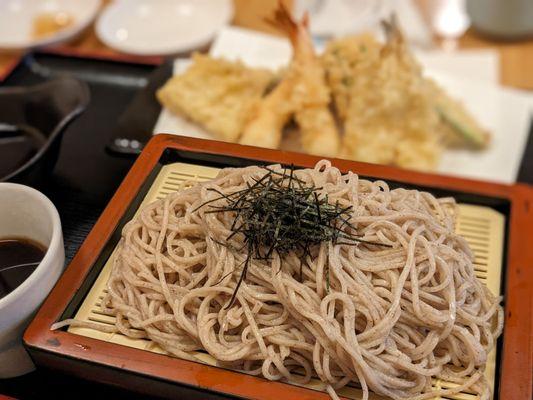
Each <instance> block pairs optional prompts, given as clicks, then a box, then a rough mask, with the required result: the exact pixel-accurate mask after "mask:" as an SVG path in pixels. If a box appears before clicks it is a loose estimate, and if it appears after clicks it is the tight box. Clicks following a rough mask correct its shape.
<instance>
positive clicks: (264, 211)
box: [195, 166, 388, 308]
mask: <svg viewBox="0 0 533 400" xmlns="http://www.w3.org/2000/svg"><path fill="white" fill-rule="evenodd" d="M264 169H265V175H263V176H262V177H261V178H260V179H254V182H253V184H248V185H247V188H245V189H242V190H239V191H236V192H233V193H230V194H224V193H222V192H220V191H219V190H216V189H214V188H209V189H208V190H211V191H214V192H216V193H218V194H219V195H220V197H216V198H214V199H211V200H209V201H207V202H205V203H203V204H201V205H200V206H199V207H197V208H196V210H198V209H200V208H202V207H204V206H206V205H209V208H210V209H209V210H208V211H206V213H226V212H232V213H234V220H233V222H232V224H231V228H230V230H231V231H232V233H231V234H230V235H229V236H228V237H227V238H226V241H227V242H228V243H229V241H230V240H231V239H232V238H233V237H234V236H236V235H242V236H243V240H244V246H243V249H244V248H246V249H247V256H246V259H245V261H244V262H243V263H242V266H243V268H242V272H241V275H240V277H239V280H238V282H237V286H236V287H235V290H234V292H233V295H232V297H231V300H230V302H229V303H228V305H227V306H226V308H229V307H231V305H232V304H233V302H234V301H235V297H236V295H237V291H238V290H239V287H240V286H241V283H242V281H243V280H244V279H245V278H246V272H247V270H248V265H249V264H250V261H251V260H252V259H256V260H270V259H271V257H272V254H273V253H274V252H277V253H278V254H279V255H280V258H281V257H282V256H283V255H285V254H287V253H288V252H290V251H296V252H299V253H300V280H301V279H302V277H303V274H302V268H303V263H304V260H305V258H306V257H307V256H310V255H311V248H312V246H315V245H317V244H320V243H322V242H332V243H333V244H344V245H357V244H359V243H366V244H370V245H378V246H387V247H388V245H387V244H383V243H375V242H368V241H365V240H362V239H360V236H359V235H354V234H351V233H348V232H347V228H351V231H352V232H355V228H354V227H353V226H352V225H351V224H350V222H349V221H350V218H351V212H352V207H351V206H349V207H341V206H340V205H339V203H338V202H335V203H334V204H330V202H329V199H328V196H327V194H326V195H322V196H321V195H320V194H319V191H320V189H321V188H317V187H315V186H313V185H309V184H307V183H305V182H303V181H301V180H300V179H298V178H297V177H296V176H295V174H294V167H293V166H291V167H290V168H289V169H288V170H287V169H284V171H283V172H278V171H274V170H272V169H270V168H268V167H264ZM219 200H225V204H223V205H213V204H212V203H215V202H217V201H219ZM196 210H195V211H196ZM217 243H219V244H221V245H225V246H229V244H224V243H221V242H217ZM243 249H241V250H243ZM328 275H329V274H328ZM327 282H328V286H329V276H327Z"/></svg>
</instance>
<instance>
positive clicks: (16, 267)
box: [0, 238, 46, 299]
mask: <svg viewBox="0 0 533 400" xmlns="http://www.w3.org/2000/svg"><path fill="white" fill-rule="evenodd" d="M45 253H46V248H45V247H44V246H42V245H41V244H39V243H37V242H35V241H33V240H30V239H26V238H6V239H0V299H1V298H2V297H4V296H6V295H8V294H9V293H11V292H12V291H13V290H15V289H16V288H17V287H18V286H19V285H20V284H22V282H24V281H25V280H26V279H27V278H28V276H30V275H31V273H32V272H33V271H35V268H37V266H38V265H39V263H40V262H41V260H42V259H43V257H44V254H45Z"/></svg>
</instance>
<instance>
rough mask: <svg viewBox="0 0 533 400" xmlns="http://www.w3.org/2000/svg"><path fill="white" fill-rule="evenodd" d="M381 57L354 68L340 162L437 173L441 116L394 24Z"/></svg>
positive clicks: (388, 31) (389, 30) (366, 60)
mask: <svg viewBox="0 0 533 400" xmlns="http://www.w3.org/2000/svg"><path fill="white" fill-rule="evenodd" d="M386 28H387V34H388V40H387V43H386V44H385V45H384V46H382V47H381V49H380V50H379V54H378V56H377V57H374V56H371V57H369V58H368V59H365V60H364V61H362V62H361V63H358V65H357V66H355V67H354V70H357V71H358V73H357V74H354V75H350V77H351V79H352V80H353V81H352V82H351V85H350V88H349V99H348V102H347V108H346V115H345V120H344V133H345V135H344V141H343V146H342V151H341V157H344V158H349V159H355V160H360V161H367V162H375V163H382V164H393V165H399V166H402V167H407V168H416V169H433V168H435V167H436V165H437V162H438V156H439V154H440V152H441V148H442V145H441V143H440V137H439V134H438V130H437V127H438V124H439V115H438V113H437V111H436V110H435V107H434V106H433V103H432V102H431V101H430V91H429V89H428V85H427V84H426V82H425V80H424V78H423V77H422V71H421V68H420V66H419V65H418V64H417V63H416V61H415V60H414V58H413V57H412V56H411V54H410V53H409V51H408V49H407V46H406V44H405V42H404V40H403V37H402V35H401V33H400V31H399V30H398V28H397V27H396V26H395V25H393V24H392V25H391V24H388V25H387V26H386Z"/></svg>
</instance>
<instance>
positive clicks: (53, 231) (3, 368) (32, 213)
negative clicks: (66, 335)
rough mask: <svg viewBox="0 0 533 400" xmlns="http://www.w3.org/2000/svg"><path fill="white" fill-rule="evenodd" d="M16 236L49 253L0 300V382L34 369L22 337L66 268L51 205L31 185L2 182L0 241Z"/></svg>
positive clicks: (61, 238)
mask: <svg viewBox="0 0 533 400" xmlns="http://www.w3.org/2000/svg"><path fill="white" fill-rule="evenodd" d="M13 237H22V238H28V239H31V240H33V241H35V242H37V243H40V244H42V245H44V246H45V247H46V248H47V250H46V253H45V255H44V258H43V259H42V260H41V262H40V263H39V265H38V266H37V268H36V269H35V270H34V271H33V272H32V273H31V275H30V276H29V277H28V278H26V280H25V281H24V282H22V284H20V285H19V286H18V287H17V288H15V289H14V290H13V291H12V292H11V293H9V294H7V295H6V296H4V297H2V298H0V379H1V378H11V377H15V376H19V375H23V374H26V373H28V372H31V371H32V370H33V369H34V368H35V366H34V364H33V362H32V361H31V359H30V356H29V355H28V353H26V350H25V349H24V347H23V345H22V334H23V333H24V330H25V329H26V326H27V325H28V324H29V322H30V320H31V318H32V317H33V315H34V314H35V312H36V311H37V309H38V308H39V306H40V305H41V303H42V302H43V301H44V299H45V298H46V296H48V293H49V292H50V290H52V287H53V286H54V285H55V283H56V282H57V280H58V279H59V276H60V275H61V273H62V272H63V268H64V265H65V250H64V247H63V233H62V231H61V221H60V219H59V214H58V212H57V210H56V208H55V207H54V205H53V204H52V202H51V201H50V200H49V199H48V198H47V197H46V196H45V195H44V194H42V193H41V192H39V191H37V190H35V189H32V188H30V187H28V186H24V185H18V184H15V183H0V238H13Z"/></svg>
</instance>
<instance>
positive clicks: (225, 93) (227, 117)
mask: <svg viewBox="0 0 533 400" xmlns="http://www.w3.org/2000/svg"><path fill="white" fill-rule="evenodd" d="M272 78H273V74H272V73H271V72H270V71H268V70H263V69H253V68H249V67H247V66H245V65H244V64H243V63H241V62H232V61H228V60H224V59H215V58H212V57H209V56H206V55H201V54H194V55H193V62H192V64H191V65H190V67H189V68H188V69H187V70H186V71H185V72H184V73H182V74H179V75H176V76H174V77H172V78H170V79H169V80H168V82H167V83H166V84H165V85H164V86H163V87H162V88H161V89H160V90H158V92H157V98H158V99H159V101H160V102H161V104H163V105H164V106H165V107H166V108H168V109H169V110H170V111H171V112H173V113H175V114H178V115H182V116H184V117H186V118H188V119H190V120H192V121H194V122H196V123H198V124H199V125H201V126H203V127H204V128H205V129H207V130H208V131H209V132H211V133H213V134H214V135H215V136H216V137H217V138H218V139H221V140H224V141H228V142H235V141H237V140H238V138H239V135H240V134H241V132H242V130H243V128H244V125H245V124H246V122H247V120H248V118H249V117H250V115H251V113H252V112H253V109H254V107H255V106H256V105H257V104H258V103H259V101H260V99H261V97H262V95H263V93H264V92H265V90H266V88H267V86H268V85H269V83H270V82H271V79H272Z"/></svg>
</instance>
